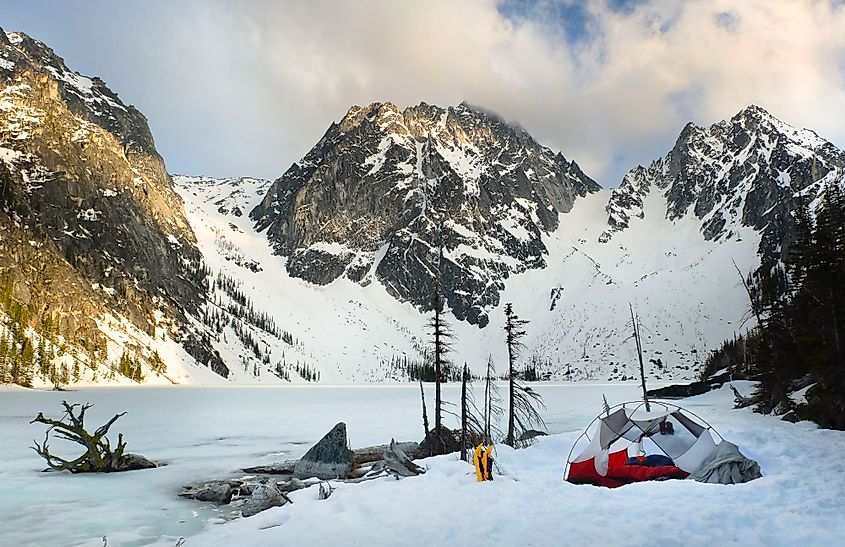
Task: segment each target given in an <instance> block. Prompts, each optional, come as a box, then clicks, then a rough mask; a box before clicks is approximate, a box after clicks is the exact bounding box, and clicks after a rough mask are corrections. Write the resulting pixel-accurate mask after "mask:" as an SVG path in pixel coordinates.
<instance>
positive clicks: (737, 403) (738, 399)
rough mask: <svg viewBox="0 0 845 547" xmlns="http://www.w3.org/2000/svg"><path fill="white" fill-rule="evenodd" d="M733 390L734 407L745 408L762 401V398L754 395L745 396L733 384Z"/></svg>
mask: <svg viewBox="0 0 845 547" xmlns="http://www.w3.org/2000/svg"><path fill="white" fill-rule="evenodd" d="M731 391H733V392H734V408H745V407H748V406H751V405H756V404H757V403H759V402H760V398H759V397H755V396H753V395H752V396H751V397H744V396H743V395H742V394H741V393H740V392H739V390H738V389H736V388H735V387H734V386H731Z"/></svg>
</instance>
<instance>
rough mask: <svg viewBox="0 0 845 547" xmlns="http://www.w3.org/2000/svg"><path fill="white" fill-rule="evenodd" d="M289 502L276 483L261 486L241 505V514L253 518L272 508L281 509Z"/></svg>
mask: <svg viewBox="0 0 845 547" xmlns="http://www.w3.org/2000/svg"><path fill="white" fill-rule="evenodd" d="M287 502H288V499H287V498H286V497H285V496H283V495H282V493H281V492H279V489H278V488H276V485H275V484H274V483H272V482H268V483H264V484H259V485H258V486H256V487H255V489H254V490H253V491H252V495H251V496H250V497H248V498H247V499H245V500H243V502H242V503H241V504H240V507H241V514H242V515H243V516H245V517H251V516H252V515H257V514H258V513H260V512H261V511H266V510H267V509H270V508H271V507H281V506H282V505H284V504H286V503H287Z"/></svg>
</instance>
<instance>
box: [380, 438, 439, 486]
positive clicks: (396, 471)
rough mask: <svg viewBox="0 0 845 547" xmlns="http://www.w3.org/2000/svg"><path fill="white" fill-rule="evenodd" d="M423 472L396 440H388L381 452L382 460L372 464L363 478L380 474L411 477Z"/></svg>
mask: <svg viewBox="0 0 845 547" xmlns="http://www.w3.org/2000/svg"><path fill="white" fill-rule="evenodd" d="M423 473H425V469H424V468H422V467H420V466H419V465H417V464H415V463H414V462H412V461H411V459H410V458H409V457H408V456H407V455H406V454H405V453H404V452H403V451H402V449H401V448H400V447H399V445H398V444H397V443H396V441H394V440H391V441H390V447H389V448H388V449H387V450H385V451H384V453H383V454H382V460H381V461H379V462H376V464H375V465H373V467H372V469H370V472H369V473H367V475H366V476H365V478H376V477H379V476H382V475H385V474H386V475H393V476H394V477H396V478H397V479H398V478H400V477H413V476H416V475H421V474H423Z"/></svg>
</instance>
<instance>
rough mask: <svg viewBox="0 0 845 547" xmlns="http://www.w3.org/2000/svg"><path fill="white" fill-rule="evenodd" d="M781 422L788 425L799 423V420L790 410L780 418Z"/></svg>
mask: <svg viewBox="0 0 845 547" xmlns="http://www.w3.org/2000/svg"><path fill="white" fill-rule="evenodd" d="M780 419H781V420H783V421H785V422H789V423H792V424H794V423H797V422H800V421H801V418H799V417H798V414H796V413H795V411H794V410H790V411H789V412H787V413H786V414H784V415H783V416H781V418H780Z"/></svg>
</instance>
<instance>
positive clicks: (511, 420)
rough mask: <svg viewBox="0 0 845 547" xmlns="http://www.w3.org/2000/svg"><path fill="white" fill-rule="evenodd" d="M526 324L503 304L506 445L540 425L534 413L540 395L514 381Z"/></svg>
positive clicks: (539, 403)
mask: <svg viewBox="0 0 845 547" xmlns="http://www.w3.org/2000/svg"><path fill="white" fill-rule="evenodd" d="M527 324H528V321H526V320H524V319H520V318H519V317H518V316H517V315H516V313H514V311H513V304H511V303H510V302H508V303H507V304H505V343H506V344H507V347H508V394H509V401H508V430H507V436H506V437H505V444H507V445H508V446H515V445H516V442H517V435H518V434H519V435H521V434H522V433H524V432H525V431H527V430H528V429H530V427H531V426H532V425H537V426H542V425H543V419H542V417H541V416H540V414H539V412H538V411H537V407H538V406H544V405H543V399H542V397H541V396H540V394H539V393H537V392H536V391H534V390H533V389H531V388H530V387H528V386H527V385H524V384H522V383H521V382H520V381H519V380H518V378H517V370H516V361H517V359H518V358H519V353H520V350H521V349H522V348H523V344H522V342H520V339H522V337H524V336H525V331H524V330H523V327H524V326H525V325H527Z"/></svg>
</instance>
